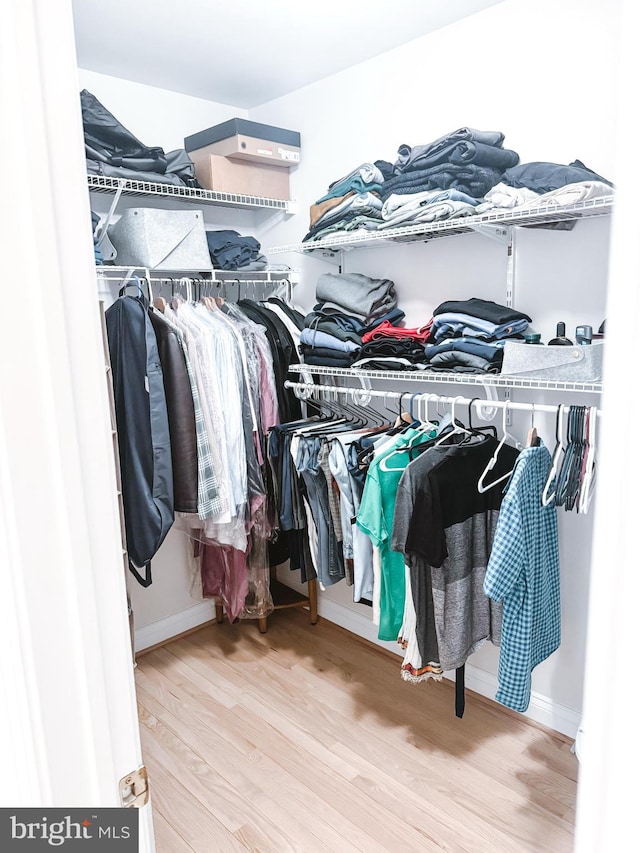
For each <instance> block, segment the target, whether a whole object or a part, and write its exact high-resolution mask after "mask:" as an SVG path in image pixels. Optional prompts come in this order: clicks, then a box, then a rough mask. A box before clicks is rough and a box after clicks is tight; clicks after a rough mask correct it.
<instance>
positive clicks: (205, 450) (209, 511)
mask: <svg viewBox="0 0 640 853" xmlns="http://www.w3.org/2000/svg"><path fill="white" fill-rule="evenodd" d="M175 333H176V336H177V338H178V340H179V341H180V346H181V347H182V352H183V353H184V360H185V362H186V365H187V373H188V375H189V384H190V385H191V395H192V396H193V411H194V415H195V422H196V448H197V452H198V516H199V518H202V519H205V518H213V517H214V516H216V515H220V513H221V512H222V510H223V509H224V506H223V503H222V500H221V498H220V487H219V486H218V480H217V478H216V473H215V471H214V469H213V458H212V456H211V448H210V447H209V438H208V436H207V430H206V427H205V424H204V416H203V414H202V406H201V404H200V394H199V393H198V386H197V385H196V377H195V374H194V372H193V367H192V366H191V361H190V360H189V353H188V352H187V346H186V343H185V340H184V335H183V334H182V332H181V330H180V329H178V328H177V327H175Z"/></svg>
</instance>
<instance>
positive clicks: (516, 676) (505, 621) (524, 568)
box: [484, 443, 560, 711]
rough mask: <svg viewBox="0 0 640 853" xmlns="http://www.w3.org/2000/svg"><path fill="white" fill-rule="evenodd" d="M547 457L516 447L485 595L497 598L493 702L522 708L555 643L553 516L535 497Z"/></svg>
mask: <svg viewBox="0 0 640 853" xmlns="http://www.w3.org/2000/svg"><path fill="white" fill-rule="evenodd" d="M550 469H551V456H550V454H549V451H548V450H547V448H546V447H545V446H544V445H543V444H542V443H541V444H540V445H539V446H538V447H528V448H525V450H523V451H522V453H521V454H520V456H519V457H518V460H517V462H516V466H515V468H514V470H513V473H512V475H511V478H510V480H509V482H508V484H507V487H506V490H505V496H504V498H503V501H502V505H501V508H500V515H499V517H498V524H497V527H496V532H495V537H494V541H493V547H492V550H491V557H490V559H489V564H488V566H487V573H486V575H485V580H484V591H485V594H486V595H488V596H489V598H492V599H494V600H496V601H502V602H503V617H502V637H501V641H500V662H499V665H498V692H497V693H496V700H497V701H498V702H501V703H502V704H503V705H506V706H507V707H508V708H512V709H513V710H514V711H526V710H527V708H528V706H529V700H530V698H531V671H532V670H533V668H534V667H536V666H537V665H538V664H539V663H541V662H542V661H543V660H545V659H546V658H548V657H549V655H551V654H552V653H553V652H554V651H555V650H556V649H557V648H558V646H559V645H560V571H559V569H560V567H559V554H558V520H557V516H556V510H555V507H553V506H546V507H545V506H542V502H541V495H542V492H543V489H544V485H545V483H546V480H547V476H548V474H549V471H550Z"/></svg>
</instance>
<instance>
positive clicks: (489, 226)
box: [469, 222, 514, 246]
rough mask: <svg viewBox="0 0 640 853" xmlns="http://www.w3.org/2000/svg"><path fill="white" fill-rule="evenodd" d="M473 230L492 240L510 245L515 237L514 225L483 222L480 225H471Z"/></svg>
mask: <svg viewBox="0 0 640 853" xmlns="http://www.w3.org/2000/svg"><path fill="white" fill-rule="evenodd" d="M469 227H470V228H471V230H473V231H475V232H476V233H478V234H482V235H483V236H484V237H488V238H489V239H490V240H496V241H497V242H498V243H502V245H503V246H508V245H509V244H510V243H511V242H512V239H513V228H514V226H513V225H494V224H493V223H491V222H488V223H481V224H479V225H470V226H469Z"/></svg>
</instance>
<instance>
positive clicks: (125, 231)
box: [109, 207, 213, 272]
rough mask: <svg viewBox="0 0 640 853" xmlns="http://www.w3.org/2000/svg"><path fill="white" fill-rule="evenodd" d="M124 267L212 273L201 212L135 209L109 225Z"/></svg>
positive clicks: (120, 261) (126, 212) (113, 241)
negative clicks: (210, 271)
mask: <svg viewBox="0 0 640 853" xmlns="http://www.w3.org/2000/svg"><path fill="white" fill-rule="evenodd" d="M109 239H110V240H111V242H112V243H113V245H114V246H115V248H116V251H117V253H118V254H117V259H118V264H119V265H121V266H129V265H131V266H137V267H147V268H148V269H152V270H153V269H160V270H175V271H177V272H189V271H198V272H203V271H205V270H207V271H209V270H211V269H212V268H213V267H212V263H211V255H210V254H209V246H208V244H207V235H206V232H205V227H204V216H203V214H202V211H201V210H157V209H155V208H152V207H132V208H129V210H125V211H124V213H123V214H122V216H121V217H120V219H119V220H118V221H117V222H115V223H114V224H113V225H111V226H109Z"/></svg>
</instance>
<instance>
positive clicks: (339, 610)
mask: <svg viewBox="0 0 640 853" xmlns="http://www.w3.org/2000/svg"><path fill="white" fill-rule="evenodd" d="M292 585H293V584H292ZM318 599H319V600H318V612H319V614H320V616H322V617H323V618H324V619H327V620H328V621H329V622H333V623H334V624H336V625H340V627H342V628H346V629H347V631H351V632H352V633H354V634H357V635H358V636H360V637H364V638H365V639H367V640H370V641H371V642H373V643H375V644H376V645H378V646H382V648H385V649H389V650H390V651H392V652H394V653H396V654H398V655H399V656H401V655H402V650H401V649H400V646H399V645H398V644H397V643H386V642H384V641H382V640H378V638H377V636H376V634H377V630H376V627H375V626H374V624H373V622H372V621H371V618H370V616H368V615H366V614H364V613H358V612H357V611H356V610H353V609H351V608H350V607H347V606H346V605H344V604H340V603H339V602H337V601H332V600H331V599H329V598H327V597H326V596H323V595H322V594H320V595H319V596H318ZM398 677H399V676H398ZM445 677H446V678H449V679H450V680H452V681H453V680H454V679H455V673H452V672H451V673H445ZM465 686H466V687H468V689H469V690H473V691H474V692H475V693H479V694H480V695H481V696H485V697H486V698H488V699H494V698H495V695H496V691H497V689H498V679H497V676H496V675H494V674H493V673H490V672H486V671H485V670H483V669H479V668H478V667H477V666H473V664H467V665H466V666H465ZM523 716H525V717H528V718H529V719H530V720H534V721H535V722H536V723H540V725H543V726H546V727H547V728H549V729H553V731H556V732H560V733H561V734H564V735H567V736H568V737H570V738H575V737H576V734H577V732H578V726H579V725H580V719H581V715H580V712H579V711H576V710H574V709H573V708H568V707H567V706H566V705H560V704H559V703H557V702H553V701H552V700H551V699H549V697H547V696H543V695H542V694H540V693H535V692H533V691H532V693H531V701H530V702H529V707H528V709H527V710H526V711H525V712H524V714H523Z"/></svg>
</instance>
